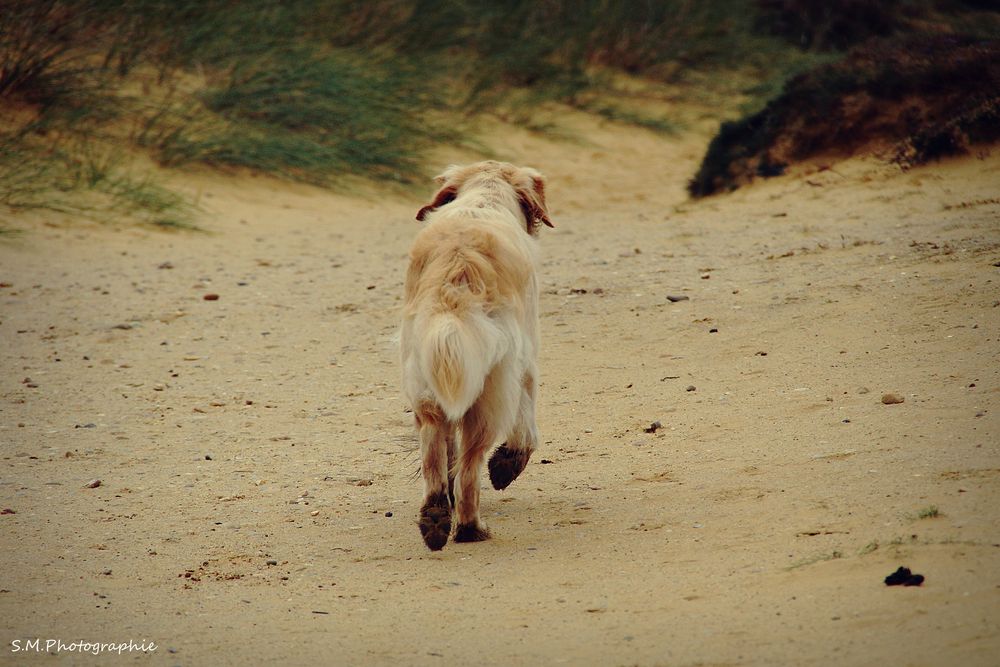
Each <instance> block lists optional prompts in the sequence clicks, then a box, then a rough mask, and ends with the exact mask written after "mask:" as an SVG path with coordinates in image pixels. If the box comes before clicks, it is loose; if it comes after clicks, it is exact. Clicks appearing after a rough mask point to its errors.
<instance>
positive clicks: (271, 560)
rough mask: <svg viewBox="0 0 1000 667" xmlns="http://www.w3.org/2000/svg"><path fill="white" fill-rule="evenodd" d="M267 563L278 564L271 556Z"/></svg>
mask: <svg viewBox="0 0 1000 667" xmlns="http://www.w3.org/2000/svg"><path fill="white" fill-rule="evenodd" d="M267 564H268V565H277V564H278V561H276V560H274V559H273V558H271V559H269V560H268V561H267Z"/></svg>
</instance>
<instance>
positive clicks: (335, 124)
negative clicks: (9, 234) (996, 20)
mask: <svg viewBox="0 0 1000 667" xmlns="http://www.w3.org/2000/svg"><path fill="white" fill-rule="evenodd" d="M854 1H855V0H837V2H835V3H833V4H834V5H836V7H839V8H840V10H843V11H841V14H844V13H845V12H846V13H847V14H850V12H848V11H847V9H850V7H848V6H849V5H851V3H852V2H854ZM929 3H931V0H898V1H897V2H893V3H887V4H886V6H887V7H889V5H892V6H891V7H889V10H891V11H889V10H887V11H889V13H888V14H887V17H888V18H887V19H886V21H887V23H886V25H887V26H888V27H886V29H887V30H897V29H901V28H900V26H905V25H907V22H908V21H911V19H912V16H915V14H914V13H913V12H914V11H916V9H920V8H921V7H924V6H925V5H927V6H930V4H929ZM842 5H843V7H842ZM937 5H941V6H948V7H950V6H951V5H956V6H957V5H962V6H964V4H963V3H962V2H961V1H960V0H949V1H948V2H943V0H942V2H938V3H936V4H935V6H937ZM810 7H811V5H810V3H807V2H802V3H798V2H783V3H774V2H769V1H768V0H758V2H756V3H747V2H745V0H707V1H705V2H693V1H691V0H643V1H642V2H629V3H614V2H607V0H501V1H495V0H448V1H447V2H439V1H437V0H326V1H322V2H321V1H320V0H259V1H257V2H253V3H239V4H234V3H232V2H231V0H175V1H174V2H169V3H166V2H163V1H162V0H128V1H126V0H5V2H4V3H3V10H2V11H0V120H3V122H4V125H3V126H4V127H6V129H4V130H2V131H0V191H3V192H6V193H7V194H6V195H3V196H2V197H0V203H2V204H4V205H6V206H8V207H12V208H17V207H18V206H20V207H26V206H37V205H42V204H44V202H45V201H46V199H49V200H51V205H52V206H53V207H56V208H59V207H64V206H67V205H68V204H67V202H69V201H70V200H72V199H74V198H75V197H77V196H78V195H79V196H80V197H81V199H83V200H87V199H88V196H89V195H88V193H91V194H92V193H99V194H101V196H103V197H105V198H109V201H113V202H116V204H115V205H116V206H120V207H122V209H123V210H131V211H134V212H136V214H137V215H140V217H144V219H147V220H160V221H170V220H181V219H183V217H184V216H183V215H181V214H180V211H181V209H183V208H184V207H183V201H182V200H181V199H180V198H178V197H175V196H172V195H170V194H169V193H168V192H167V191H166V190H163V189H162V188H160V189H157V188H156V187H155V186H154V184H153V183H151V182H149V181H145V180H143V179H141V178H139V179H133V180H131V181H130V180H128V179H125V180H123V179H124V176H122V175H121V174H120V173H118V172H116V170H115V169H111V168H106V169H98V170H96V171H94V170H91V172H90V175H88V167H87V166H86V164H87V159H88V158H87V151H90V152H91V153H93V151H95V150H99V149H98V148H97V147H98V146H100V145H102V144H104V145H114V146H116V147H119V148H120V149H121V151H120V152H121V153H122V154H127V153H128V152H129V151H132V150H136V149H141V150H143V151H146V152H147V153H148V154H149V155H151V156H152V157H153V158H154V159H155V160H157V161H159V162H160V163H161V164H163V165H165V166H168V167H178V166H183V165H186V164H192V163H200V164H206V165H210V166H214V167H222V168H239V169H250V170H255V171H260V172H265V173H269V174H274V175H276V176H279V177H282V178H288V179H294V180H300V181H306V182H310V183H317V184H322V185H326V186H333V185H336V184H337V183H339V182H342V181H343V180H344V179H345V178H356V177H361V178H368V179H375V180H380V181H383V182H389V183H410V182H413V181H414V180H415V179H417V178H420V177H423V176H424V175H425V174H424V173H423V172H424V170H425V168H427V165H425V164H424V163H423V159H424V156H425V155H426V154H427V153H428V149H429V148H431V147H433V146H435V145H439V144H441V143H449V142H451V143H458V142H463V141H465V140H466V138H465V137H464V136H463V134H464V130H463V129H462V128H463V127H464V125H465V123H464V119H468V118H470V117H475V116H477V115H480V114H498V115H501V116H502V117H504V118H507V119H509V120H512V121H514V122H520V123H523V124H524V125H525V126H528V127H543V126H544V123H542V122H541V121H539V120H538V119H537V118H536V117H535V110H536V109H539V108H544V107H545V105H547V104H549V103H551V102H558V103H562V104H567V105H569V106H572V107H574V108H577V109H581V110H584V111H587V112H590V113H594V114H597V115H600V116H602V117H605V118H608V119H609V120H612V121H614V122H620V123H629V124H633V125H639V126H642V127H646V128H649V129H651V130H654V131H659V132H676V131H677V130H678V129H679V128H680V127H682V126H683V123H682V121H680V120H679V119H678V118H676V117H674V116H673V115H672V114H671V112H670V103H669V102H670V100H668V99H659V100H656V101H657V102H658V104H656V105H644V104H643V102H644V98H642V97H641V96H638V95H633V94H632V93H630V91H629V90H627V89H625V88H619V87H615V86H609V85H608V82H609V80H610V79H609V77H608V76H607V73H608V72H609V71H610V72H616V73H626V74H628V75H635V76H640V77H644V78H645V79H647V80H651V81H656V82H660V83H664V84H670V85H675V84H676V85H679V86H684V87H686V89H687V90H688V91H689V93H690V95H691V96H692V97H698V96H703V97H705V98H706V99H709V98H711V100H712V101H711V103H710V104H706V107H707V108H711V109H713V113H715V114H716V115H718V116H731V115H733V114H735V113H736V112H737V111H742V112H751V111H756V110H757V109H760V108H762V107H763V106H764V105H765V103H766V102H767V101H768V100H769V99H771V98H773V97H774V96H775V95H776V94H777V93H778V92H779V91H780V90H781V88H782V85H783V84H784V82H785V81H786V80H788V79H789V78H791V77H793V76H795V75H797V74H799V73H800V72H802V71H804V70H806V69H810V68H813V67H814V66H815V65H816V64H817V63H820V62H827V61H829V60H831V59H833V58H836V57H838V56H837V55H831V54H829V53H825V52H823V48H825V47H826V46H828V45H830V44H832V45H834V46H836V45H837V44H838V42H837V39H839V38H838V37H837V35H839V34H840V33H844V34H848V33H849V36H850V35H854V34H855V33H857V31H858V30H861V32H860V33H857V34H862V33H863V30H864V29H867V28H865V27H864V26H859V25H857V21H855V22H854V23H851V22H848V23H847V24H845V25H846V27H844V26H841V25H840V24H838V23H837V22H836V21H832V22H831V21H830V20H829V18H830V12H826V13H824V14H822V15H821V16H819V17H816V16H813V15H812V14H811V13H810V12H811V11H812V10H811V9H810ZM845 8H846V9H845ZM914 8H916V9H914ZM840 10H837V11H840ZM942 11H943V10H942ZM948 11H952V9H948ZM954 11H958V10H957V9H955V10H954ZM769 13H770V14H769ZM834 13H836V12H834ZM769 16H770V18H768V17H769ZM962 16H963V17H964V16H965V14H963V15H962ZM778 19H780V21H779V20H778ZM956 20H958V19H956ZM962 20H965V19H964V18H963V19H962ZM824 21H825V23H824ZM979 23H982V21H980V22H979ZM803 25H804V26H805V27H806V28H808V29H809V31H807V32H809V34H810V35H811V37H810V44H808V45H806V46H809V47H810V48H808V49H806V50H803V49H802V48H800V47H801V46H803V45H802V44H795V43H792V42H794V40H791V41H790V40H789V39H788V37H789V36H790V35H792V34H798V33H801V32H802V30H803V28H802V26H803ZM775 26H777V27H778V28H781V29H778V30H774V29H771V28H774V27H775ZM831 26H833V27H831ZM838 26H839V27H838ZM879 29H880V30H881V28H879ZM838 31H839V32H838ZM851 31H855V32H851ZM835 38H836V39H835ZM853 38H854V37H851V39H853ZM987 111H988V113H982V114H980V115H979V116H977V117H976V118H977V119H981V120H976V121H975V122H977V123H979V124H981V125H986V124H988V121H989V120H990V119H992V118H994V116H995V113H994V111H992V110H987ZM949 136H950V135H949ZM942 141H944V139H939V138H937V137H929V138H928V139H927V142H929V143H932V144H933V143H935V142H937V143H941V142H942ZM81 146H86V147H88V148H87V149H86V150H84V151H83V152H82V153H81V149H80V147H81ZM918 148H919V147H918ZM18 165H21V167H20V168H16V167H17V166H18ZM115 173H118V175H117V176H116V175H113V174H115ZM81 193H82V194H81ZM88 205H89V204H88ZM175 213H177V215H174V214H175ZM187 214H190V209H188V210H187ZM164 224H167V223H164ZM169 224H171V225H173V224H175V223H169ZM176 224H180V223H176Z"/></svg>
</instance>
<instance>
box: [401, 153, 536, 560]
mask: <svg viewBox="0 0 1000 667" xmlns="http://www.w3.org/2000/svg"><path fill="white" fill-rule="evenodd" d="M437 181H438V183H439V184H440V185H441V188H440V190H439V191H438V192H437V194H436V195H435V196H434V199H433V201H432V202H431V203H430V204H428V205H427V206H424V207H423V208H421V209H420V211H419V212H418V213H417V220H421V221H425V220H426V222H427V224H426V226H425V227H424V228H423V229H422V230H421V231H420V232H419V233H418V234H417V237H416V239H415V241H414V243H413V247H412V249H411V250H410V266H409V270H408V272H407V275H406V288H405V292H406V294H405V303H404V306H403V323H402V331H401V335H400V344H401V348H402V349H401V353H402V354H401V356H402V369H403V393H404V394H405V396H406V398H407V399H408V400H409V402H410V405H411V406H412V408H413V414H414V418H415V420H416V426H417V429H418V431H419V433H420V452H421V467H422V470H423V476H424V483H425V489H424V503H423V506H422V507H421V510H420V522H419V526H420V533H421V535H422V536H423V538H424V542H425V543H426V544H427V546H428V547H429V548H430V549H432V550H435V551H436V550H439V549H441V548H443V547H444V545H445V544H446V543H447V542H448V537H449V535H450V534H451V513H452V508H453V507H454V508H455V511H456V512H457V514H458V522H457V526H456V528H455V538H454V539H455V541H456V542H476V541H479V540H485V539H487V538H489V536H490V534H489V531H488V530H487V528H486V525H485V524H484V523H483V521H482V519H481V518H480V516H479V475H480V469H481V468H482V463H483V458H484V457H485V454H486V451H487V450H488V449H489V448H490V447H492V446H493V445H494V444H495V443H496V442H499V441H503V444H501V445H500V446H499V447H498V448H497V449H496V451H495V452H494V453H493V456H492V457H491V458H490V462H489V472H490V481H491V482H492V483H493V487H494V488H496V489H505V488H507V485H508V484H510V483H511V482H512V481H514V479H515V478H517V476H518V475H519V474H520V473H521V471H522V470H524V467H525V466H526V465H527V463H528V458H529V457H530V456H531V452H533V451H534V450H535V448H536V447H537V445H538V430H537V427H536V426H535V394H536V392H537V388H538V372H537V361H536V360H537V355H538V279H537V277H536V264H537V255H538V248H537V245H538V244H537V241H536V239H535V237H536V236H537V233H538V229H539V227H540V226H541V225H542V224H545V225H548V226H550V227H551V226H552V222H551V221H550V220H549V216H548V211H547V210H546V205H545V180H544V178H543V177H542V175H541V174H540V173H538V172H537V171H535V170H534V169H530V168H526V167H516V166H514V165H512V164H507V163H504V162H494V161H486V162H478V163H476V164H471V165H467V166H451V167H449V168H448V169H447V170H446V171H445V172H444V173H443V174H441V175H440V176H438V177H437ZM456 479H457V480H458V484H457V485H456V484H455V480H456Z"/></svg>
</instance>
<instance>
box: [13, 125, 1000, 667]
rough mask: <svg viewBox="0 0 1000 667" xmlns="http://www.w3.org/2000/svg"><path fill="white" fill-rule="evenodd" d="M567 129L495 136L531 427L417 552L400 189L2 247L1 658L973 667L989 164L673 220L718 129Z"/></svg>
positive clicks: (999, 251)
mask: <svg viewBox="0 0 1000 667" xmlns="http://www.w3.org/2000/svg"><path fill="white" fill-rule="evenodd" d="M574 122H576V123H578V124H579V123H583V124H584V126H583V128H582V129H583V130H584V131H585V132H586V136H587V137H588V141H587V142H584V143H576V144H573V143H557V142H550V141H546V140H543V139H539V138H537V137H532V136H529V135H527V134H524V133H521V132H517V131H512V130H509V129H505V130H503V136H504V140H503V146H504V148H503V149H501V150H499V151H498V153H499V156H500V157H501V158H507V159H511V160H513V161H517V162H523V163H527V164H531V165H533V166H537V167H539V168H541V169H542V170H543V171H546V172H547V173H548V175H549V177H550V182H551V188H550V190H551V194H550V200H551V203H552V208H553V219H554V220H555V221H556V223H557V225H558V228H557V229H556V230H554V231H548V230H546V231H547V232H548V233H546V234H545V235H544V237H543V240H542V243H543V247H544V252H545V261H544V269H543V271H544V276H543V291H544V294H543V297H542V301H543V304H542V312H543V315H542V320H543V341H544V350H543V354H542V360H541V364H542V371H543V384H542V388H541V399H540V416H539V425H540V430H541V432H542V438H543V440H544V443H545V444H544V447H543V449H542V450H541V451H539V452H538V454H537V455H536V457H535V459H534V460H533V461H532V463H531V465H530V466H529V468H528V469H527V471H526V473H525V474H524V475H523V476H522V478H521V479H519V480H518V481H517V482H516V483H515V484H514V485H512V487H511V488H510V489H509V490H508V491H506V492H504V493H498V492H494V491H493V490H492V489H490V490H487V491H485V492H484V495H483V501H484V516H485V518H486V520H487V522H488V523H489V524H490V526H491V528H492V529H493V532H494V535H495V538H494V539H493V540H491V541H489V542H486V543H481V544H472V545H462V544H449V545H448V546H447V547H446V549H445V550H444V551H443V552H440V553H438V554H432V553H430V552H428V551H427V550H426V549H425V548H424V547H423V545H422V543H421V541H420V537H419V534H418V531H417V528H416V526H415V525H414V521H415V515H416V511H417V506H418V504H419V500H420V493H421V487H420V484H419V482H417V481H416V480H415V479H414V474H415V473H416V471H417V465H418V464H417V459H416V456H415V455H414V453H413V447H414V446H415V440H414V436H413V433H412V430H411V426H410V418H409V416H408V415H407V414H406V413H405V411H404V405H403V402H402V401H401V399H400V397H399V393H398V382H397V377H398V368H397V364H396V356H395V349H394V343H393V335H394V332H395V326H396V309H397V307H398V304H399V301H400V294H401V291H402V276H403V270H404V266H405V255H406V250H407V247H408V244H409V242H410V240H411V239H412V236H413V234H414V233H415V231H416V226H415V223H413V222H412V214H413V213H414V211H415V210H416V208H417V206H418V205H419V202H417V201H401V200H399V199H398V198H384V197H383V198H380V197H377V196H369V197H367V198H364V199H351V198H347V197H344V196H340V195H333V194H330V193H325V192H319V191H316V190H312V189H309V188H304V187H296V186H288V185H286V184H279V183H275V182H272V181H269V180H265V179H251V178H226V177H223V176H218V175H211V174H195V175H187V176H177V177H176V178H177V179H178V182H179V183H180V185H181V186H182V187H188V188H190V189H192V190H197V191H199V192H200V193H201V202H202V204H203V206H204V207H205V209H206V210H207V211H208V213H209V214H208V215H207V216H206V218H205V220H204V222H203V224H204V225H205V227H206V228H207V229H209V230H210V233H208V234H163V233H158V232H147V231H143V230H138V229H130V228H124V229H113V228H105V227H93V226H87V225H84V224H81V223H76V224H68V225H67V224H62V223H52V224H50V225H34V226H32V227H31V228H30V232H29V233H27V234H25V235H22V236H21V237H19V238H16V239H14V240H7V241H4V242H3V243H2V244H0V282H3V283H6V284H7V285H5V286H4V287H2V288H0V338H2V343H3V347H2V352H0V355H2V356H0V359H2V369H3V370H2V375H0V456H2V468H0V470H2V472H0V509H4V508H9V509H11V510H14V512H15V513H14V514H5V515H3V516H0V523H2V527H0V540H2V544H3V553H4V556H5V559H6V560H7V567H5V568H4V573H3V575H0V641H2V646H0V663H2V664H36V663H39V662H40V661H42V660H44V659H45V658H43V657H42V656H35V655H25V654H24V653H17V654H15V653H13V652H12V651H11V644H10V642H11V641H13V640H15V639H21V640H25V639H30V638H36V637H38V638H41V639H42V640H43V641H44V640H45V639H50V638H51V639H61V640H63V641H64V642H70V641H74V640H78V639H84V640H88V641H102V642H109V641H127V640H128V639H132V640H135V641H136V642H138V641H141V640H146V641H152V642H155V643H156V644H157V646H158V648H157V650H156V651H155V652H153V653H151V654H148V655H144V654H135V655H132V656H131V657H122V658H117V657H107V656H105V657H102V658H100V659H97V658H82V657H81V656H80V655H79V654H69V653H62V654H61V657H62V660H63V661H64V662H72V663H74V664H76V663H87V662H91V661H92V662H95V663H98V662H106V661H121V660H128V661H130V662H138V663H145V662H151V663H153V664H171V665H173V664H181V665H201V664H247V663H279V662H280V663H285V664H316V663H327V664H338V665H339V664H344V665H369V664H413V665H444V664H491V665H511V664H554V663H555V664H572V665H576V664H599V665H632V664H639V665H666V664H669V665H722V664H726V665H729V664H760V665H771V664H797V665H824V664H845V665H847V664H850V665H854V664H859V665H875V664H892V665H910V664H912V665H947V664H962V665H990V664H997V656H998V655H1000V363H998V361H1000V359H998V357H1000V307H998V306H997V304H998V300H1000V289H998V283H1000V269H998V268H997V267H996V266H995V264H996V263H997V262H1000V200H998V199H997V194H998V193H997V188H996V184H997V183H998V182H1000V154H998V152H996V151H995V152H994V155H992V156H986V157H980V158H968V159H964V160H959V161H954V162H948V163H945V164H941V165H934V166H930V167H927V168H923V169H918V170H913V171H910V172H907V173H901V172H899V171H898V170H897V169H895V168H890V167H887V166H885V165H882V164H880V163H878V162H876V161H874V160H852V161H850V162H847V163H842V164H840V165H838V166H837V167H836V168H835V170H834V171H823V172H818V173H813V174H808V175H806V174H800V175H797V176H789V177H784V178H781V179H776V180H774V181H771V182H768V183H765V184H761V185H758V186H755V187H753V188H750V189H747V190H744V191H740V192H737V193H735V194H733V195H730V196H726V197H722V198H717V199H713V200H709V201H706V202H702V203H697V204H691V203H685V201H684V195H683V185H684V179H685V178H686V177H687V175H689V174H691V173H692V172H693V168H694V164H695V161H696V160H697V156H698V155H699V152H700V150H701V147H702V146H703V139H693V138H690V139H682V140H671V139H667V138H661V137H656V136H654V135H649V134H646V133H643V132H639V131H633V130H622V129H620V128H614V127H607V126H597V125H594V124H593V123H592V122H586V121H581V120H579V119H577V120H575V121H574ZM498 145H499V142H498ZM455 157H461V156H443V157H442V160H444V159H446V158H455ZM465 157H468V156H465ZM165 263H166V264H165ZM158 267H160V268H158ZM162 267H172V268H162ZM210 293H212V294H218V295H219V299H218V300H216V301H206V300H204V299H203V296H204V295H205V294H210ZM668 294H669V295H684V296H688V297H690V299H689V300H688V301H681V302H678V303H670V302H668V301H667V300H666V298H665V297H666V296H667V295H668ZM713 329H715V330H717V331H715V332H714V333H713V332H712V330H713ZM32 385H36V386H32ZM689 386H693V387H695V389H694V390H693V391H688V390H687V388H688V387H689ZM886 392H894V393H897V394H899V395H900V396H902V397H904V398H905V402H904V403H902V404H897V405H883V404H882V403H881V401H880V398H881V396H882V395H883V394H884V393H886ZM657 420H658V421H660V422H661V423H662V425H663V428H662V429H660V430H658V431H657V432H655V433H645V432H644V431H643V427H646V426H649V424H650V423H651V422H653V421H657ZM206 456H210V457H211V460H208V459H207V458H206ZM92 479H100V480H101V482H102V484H101V486H100V487H98V488H93V489H90V488H84V485H85V484H86V483H87V482H88V481H89V480H92ZM930 506H936V507H937V508H939V513H940V515H939V516H937V517H934V518H919V517H918V514H919V513H920V511H921V510H923V509H925V508H929V507H930ZM390 512H391V516H388V513H390ZM313 513H316V515H315V516H313ZM269 560H273V561H276V562H277V564H276V565H268V561H269ZM899 565H908V566H910V567H911V568H912V569H913V570H914V571H916V572H920V573H923V574H924V575H925V576H926V577H927V580H926V583H925V584H924V585H923V586H922V587H920V588H888V587H886V586H884V585H883V584H882V578H883V577H884V576H885V575H887V574H889V573H890V572H891V571H892V570H894V569H895V568H896V567H897V566H899Z"/></svg>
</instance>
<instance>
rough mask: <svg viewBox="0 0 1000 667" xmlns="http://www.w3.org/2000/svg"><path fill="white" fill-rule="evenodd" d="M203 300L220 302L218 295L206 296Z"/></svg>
mask: <svg viewBox="0 0 1000 667" xmlns="http://www.w3.org/2000/svg"><path fill="white" fill-rule="evenodd" d="M201 298H202V299H204V300H205V301H218V300H219V295H218V294H206V295H205V296H203V297H201Z"/></svg>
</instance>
